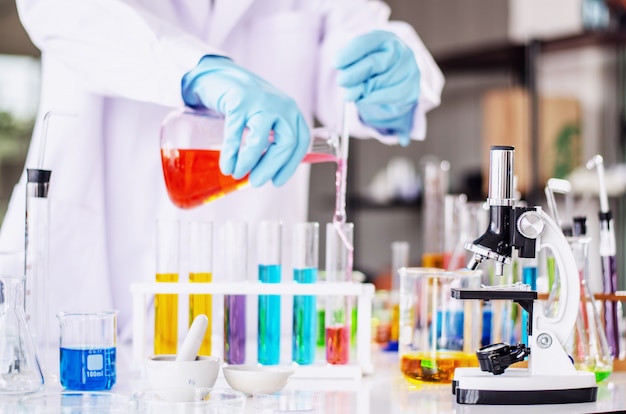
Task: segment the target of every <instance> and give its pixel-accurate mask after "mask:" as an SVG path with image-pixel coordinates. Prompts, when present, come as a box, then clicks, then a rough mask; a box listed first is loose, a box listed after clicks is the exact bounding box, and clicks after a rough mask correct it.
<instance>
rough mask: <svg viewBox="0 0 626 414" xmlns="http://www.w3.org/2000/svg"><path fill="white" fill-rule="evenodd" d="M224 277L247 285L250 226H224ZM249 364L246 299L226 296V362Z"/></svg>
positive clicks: (238, 223) (236, 223)
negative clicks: (247, 356) (247, 359)
mask: <svg viewBox="0 0 626 414" xmlns="http://www.w3.org/2000/svg"><path fill="white" fill-rule="evenodd" d="M223 246H225V251H224V263H225V275H226V277H227V278H228V280H230V281H232V282H245V281H246V280H247V277H246V274H247V268H248V225H247V224H246V223H245V222H240V221H229V222H227V223H225V225H224V244H223ZM245 361H246V295H225V296H224V362H226V363H228V364H243V363H245Z"/></svg>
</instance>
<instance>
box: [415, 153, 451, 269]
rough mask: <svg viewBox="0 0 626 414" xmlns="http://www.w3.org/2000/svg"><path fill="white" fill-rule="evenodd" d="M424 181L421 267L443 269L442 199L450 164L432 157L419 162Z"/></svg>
mask: <svg viewBox="0 0 626 414" xmlns="http://www.w3.org/2000/svg"><path fill="white" fill-rule="evenodd" d="M421 164H422V167H423V168H422V170H423V181H424V190H423V192H424V207H423V211H424V215H423V223H424V227H423V237H424V244H423V245H424V250H423V253H422V266H423V267H437V268H443V264H444V263H443V262H444V214H443V213H444V199H445V195H446V193H447V191H448V172H449V170H450V163H449V162H448V161H440V160H438V159H437V158H435V157H433V156H427V157H424V159H422V160H421Z"/></svg>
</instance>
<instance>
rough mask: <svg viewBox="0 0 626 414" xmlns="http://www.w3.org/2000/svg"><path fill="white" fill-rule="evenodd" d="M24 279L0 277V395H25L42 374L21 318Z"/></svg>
mask: <svg viewBox="0 0 626 414" xmlns="http://www.w3.org/2000/svg"><path fill="white" fill-rule="evenodd" d="M24 283H25V278H24V277H23V276H0V394H13V395H20V394H28V393H32V392H36V391H39V390H40V389H41V388H42V387H43V383H44V381H43V374H42V372H41V367H40V366H39V361H38V360H37V353H36V348H35V344H34V342H33V338H32V336H31V334H30V330H29V329H28V324H27V323H26V315H25V314H24V306H23V304H24Z"/></svg>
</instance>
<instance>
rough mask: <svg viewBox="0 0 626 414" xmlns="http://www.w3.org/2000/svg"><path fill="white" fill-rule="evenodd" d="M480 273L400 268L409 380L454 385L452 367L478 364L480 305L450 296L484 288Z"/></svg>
mask: <svg viewBox="0 0 626 414" xmlns="http://www.w3.org/2000/svg"><path fill="white" fill-rule="evenodd" d="M480 277H481V274H480V272H471V271H465V270H463V271H458V272H450V271H445V270H443V269H438V268H423V267H415V268H411V267H408V268H402V269H400V339H399V344H398V350H399V353H400V370H401V371H402V374H403V375H404V378H406V379H407V380H408V381H409V382H411V383H421V382H436V383H450V382H451V381H452V378H453V376H454V370H455V369H456V368H459V367H476V366H478V359H477V358H476V353H475V351H476V350H477V349H478V348H479V343H480V336H481V329H480V324H481V317H480V303H478V302H477V301H463V300H459V299H454V298H453V297H452V289H453V288H472V289H477V288H478V287H479V286H480Z"/></svg>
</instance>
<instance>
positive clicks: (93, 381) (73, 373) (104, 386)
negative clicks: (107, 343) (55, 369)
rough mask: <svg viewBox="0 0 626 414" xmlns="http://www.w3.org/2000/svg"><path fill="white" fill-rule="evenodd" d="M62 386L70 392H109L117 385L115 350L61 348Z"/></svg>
mask: <svg viewBox="0 0 626 414" xmlns="http://www.w3.org/2000/svg"><path fill="white" fill-rule="evenodd" d="M60 354H61V372H60V374H61V385H62V386H63V388H65V389H68V390H76V391H99V390H109V389H111V387H112V386H113V384H115V379H116V374H115V348H114V347H112V348H91V349H77V348H61V352H60Z"/></svg>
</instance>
